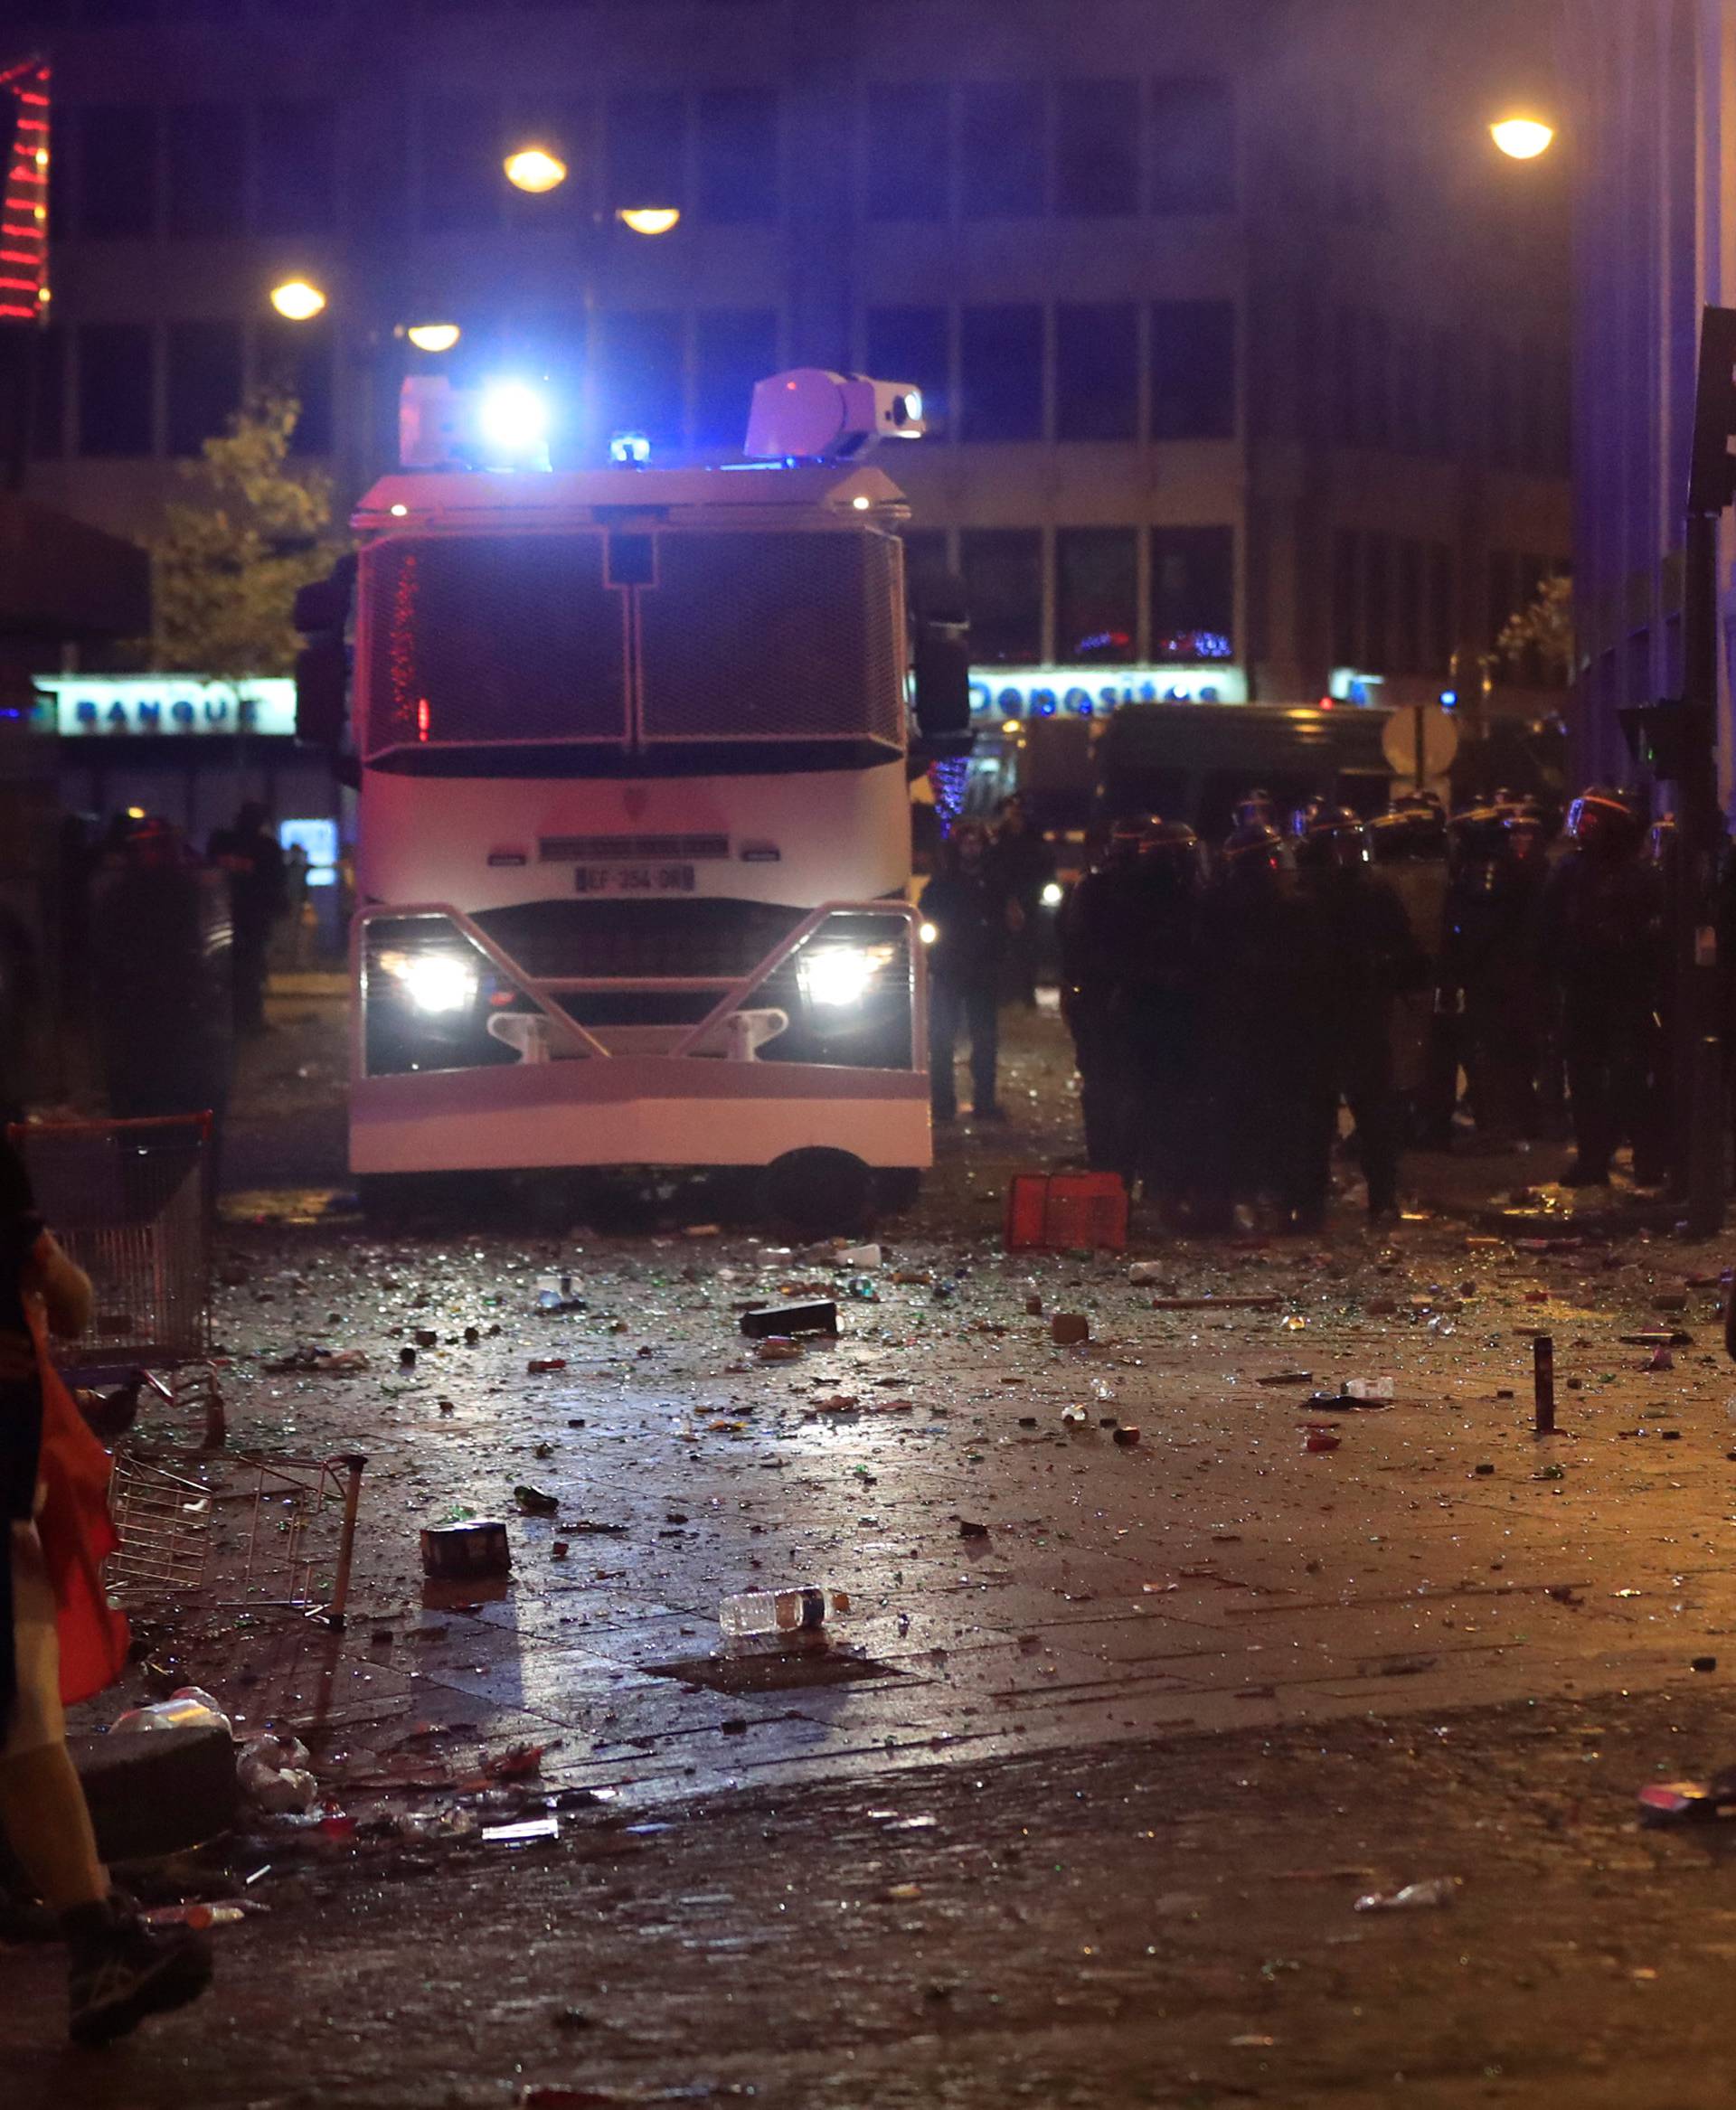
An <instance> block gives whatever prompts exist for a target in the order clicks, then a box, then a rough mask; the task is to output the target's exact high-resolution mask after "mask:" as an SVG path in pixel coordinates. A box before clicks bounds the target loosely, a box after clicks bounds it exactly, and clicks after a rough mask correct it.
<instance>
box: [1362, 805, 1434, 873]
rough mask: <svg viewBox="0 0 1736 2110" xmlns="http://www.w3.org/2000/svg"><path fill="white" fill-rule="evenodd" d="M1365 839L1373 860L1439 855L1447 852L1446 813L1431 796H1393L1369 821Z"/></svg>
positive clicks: (1421, 858)
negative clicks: (1384, 807)
mask: <svg viewBox="0 0 1736 2110" xmlns="http://www.w3.org/2000/svg"><path fill="white" fill-rule="evenodd" d="M1368 839H1369V847H1370V849H1371V850H1372V851H1373V854H1374V858H1375V861H1376V862H1377V863H1381V864H1396V863H1399V862H1401V861H1403V860H1406V859H1410V860H1414V861H1416V862H1426V861H1427V860H1429V859H1430V858H1441V857H1444V856H1445V855H1446V854H1447V816H1446V815H1445V814H1444V813H1443V812H1442V811H1441V809H1440V807H1439V804H1437V803H1435V802H1434V801H1432V800H1429V801H1424V800H1422V799H1418V798H1400V799H1395V800H1394V801H1393V802H1392V805H1391V806H1389V807H1388V808H1387V810H1386V812H1385V813H1383V814H1380V815H1376V816H1375V818H1374V819H1373V820H1372V821H1371V822H1370V823H1369V824H1368Z"/></svg>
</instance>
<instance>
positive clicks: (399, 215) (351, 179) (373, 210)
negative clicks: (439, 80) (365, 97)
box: [344, 96, 410, 242]
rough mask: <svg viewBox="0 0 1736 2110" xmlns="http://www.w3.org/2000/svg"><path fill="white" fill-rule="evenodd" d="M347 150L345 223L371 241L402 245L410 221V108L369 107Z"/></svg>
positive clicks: (348, 130) (348, 134) (393, 100)
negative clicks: (399, 242) (403, 235)
mask: <svg viewBox="0 0 1736 2110" xmlns="http://www.w3.org/2000/svg"><path fill="white" fill-rule="evenodd" d="M344 146H345V148H346V158H345V163H344V217H345V219H346V220H347V221H348V222H349V224H350V226H351V227H352V228H354V230H355V231H357V232H358V233H360V234H361V235H362V236H363V238H364V239H366V240H373V241H380V242H389V241H396V240H399V239H400V238H401V236H402V234H403V231H404V230H405V228H406V227H407V226H408V225H409V221H410V105H409V104H408V103H407V102H405V101H404V100H403V99H401V97H397V96H392V97H384V98H382V99H380V100H378V101H374V102H369V103H366V104H364V105H363V106H362V108H361V109H360V110H359V111H358V113H357V117H356V120H355V121H354V122H353V123H352V124H350V125H349V126H347V127H345V131H344Z"/></svg>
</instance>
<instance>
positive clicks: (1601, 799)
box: [1567, 784, 1639, 857]
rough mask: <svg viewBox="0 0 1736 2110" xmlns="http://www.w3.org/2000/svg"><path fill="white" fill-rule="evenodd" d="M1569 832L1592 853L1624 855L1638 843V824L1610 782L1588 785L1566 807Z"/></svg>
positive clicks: (1603, 855)
mask: <svg viewBox="0 0 1736 2110" xmlns="http://www.w3.org/2000/svg"><path fill="white" fill-rule="evenodd" d="M1567 832H1568V834H1570V835H1571V837H1572V839H1573V841H1574V842H1575V843H1577V844H1578V845H1579V847H1580V849H1581V850H1584V851H1589V852H1590V853H1591V854H1592V855H1593V856H1602V857H1622V856H1626V855H1627V854H1628V852H1630V851H1632V850H1634V849H1636V848H1637V846H1638V843H1639V823H1638V821H1637V819H1636V818H1635V816H1634V809H1633V807H1632V806H1631V805H1629V804H1628V800H1627V798H1626V797H1625V796H1624V795H1623V794H1622V793H1621V792H1619V791H1615V790H1612V789H1611V788H1610V787H1609V786H1608V785H1607V784H1593V785H1589V786H1588V787H1586V789H1585V790H1583V791H1582V792H1580V796H1578V798H1576V799H1575V800H1574V801H1573V803H1572V805H1571V806H1569V807H1568V809H1567Z"/></svg>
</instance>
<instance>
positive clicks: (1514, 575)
mask: <svg viewBox="0 0 1736 2110" xmlns="http://www.w3.org/2000/svg"><path fill="white" fill-rule="evenodd" d="M1522 569H1523V568H1522V566H1521V564H1520V560H1519V557H1518V554H1517V552H1516V551H1513V550H1491V551H1489V555H1488V582H1489V608H1488V617H1487V620H1486V625H1485V631H1484V645H1485V648H1486V649H1487V650H1493V649H1494V646H1495V640H1496V639H1497V638H1498V637H1499V636H1500V635H1501V633H1502V631H1503V630H1505V628H1506V626H1507V622H1508V618H1509V617H1513V616H1516V615H1517V614H1518V612H1519V610H1520V609H1521V608H1523V607H1524V604H1525V602H1526V601H1528V600H1529V599H1530V598H1531V596H1530V595H1529V594H1528V593H1527V592H1526V591H1525V590H1524V579H1523V577H1522Z"/></svg>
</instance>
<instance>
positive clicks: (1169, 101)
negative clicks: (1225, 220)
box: [1151, 80, 1236, 213]
mask: <svg viewBox="0 0 1736 2110" xmlns="http://www.w3.org/2000/svg"><path fill="white" fill-rule="evenodd" d="M1151 209H1152V211H1153V212H1163V213H1183V212H1234V211H1235V209H1236V110H1235V103H1234V101H1233V100H1232V99H1231V92H1230V89H1229V86H1228V84H1227V83H1226V82H1224V81H1222V80H1157V81H1154V82H1153V83H1152V90H1151Z"/></svg>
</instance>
